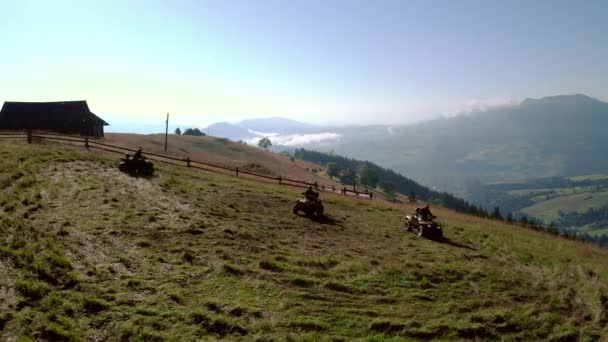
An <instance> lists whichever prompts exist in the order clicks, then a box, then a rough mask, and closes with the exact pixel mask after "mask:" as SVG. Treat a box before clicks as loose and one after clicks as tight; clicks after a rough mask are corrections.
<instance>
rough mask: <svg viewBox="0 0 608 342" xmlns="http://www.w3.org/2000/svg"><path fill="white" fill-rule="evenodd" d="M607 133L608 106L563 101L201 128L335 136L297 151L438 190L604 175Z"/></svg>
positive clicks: (582, 99)
mask: <svg viewBox="0 0 608 342" xmlns="http://www.w3.org/2000/svg"><path fill="white" fill-rule="evenodd" d="M607 127H608V103H606V102H602V101H599V100H597V99H594V98H591V97H588V96H585V95H563V96H551V97H544V98H541V99H526V100H524V101H522V102H521V103H520V104H519V105H515V106H509V107H500V108H494V109H489V110H485V111H480V112H476V113H472V114H468V115H460V116H457V117H451V118H442V119H437V120H433V121H428V122H424V123H420V124H415V125H407V126H382V125H377V126H350V127H322V126H314V125H310V124H306V123H300V122H297V121H293V120H289V119H283V118H269V119H253V120H245V121H241V122H239V123H236V124H229V123H220V124H215V125H212V126H210V127H209V130H210V131H211V132H212V133H211V135H214V136H220V137H226V138H229V139H232V140H247V139H249V140H251V139H253V138H257V137H261V136H262V135H264V134H266V135H269V136H270V137H271V140H272V136H277V135H288V134H301V135H306V134H319V133H321V132H326V133H329V132H331V133H333V134H335V135H337V138H336V137H334V138H333V139H327V140H323V139H322V140H320V141H315V142H310V143H303V144H301V145H300V146H303V147H306V148H309V149H318V150H320V151H333V152H335V153H338V154H342V155H345V156H349V157H355V158H358V159H367V160H370V161H373V162H376V163H378V164H380V165H383V166H385V167H389V168H392V169H394V170H395V171H398V172H401V173H404V174H406V175H408V176H411V177H414V178H417V179H419V180H421V181H423V182H424V183H427V184H429V185H437V186H441V185H443V184H442V183H446V182H448V183H449V182H451V180H452V179H453V178H454V177H457V178H462V177H464V178H476V179H480V180H482V181H487V182H497V181H514V180H523V179H530V178H539V177H548V176H576V175H580V174H590V173H601V172H604V171H606V170H607V169H608V158H602V157H601V156H606V155H608V153H607V152H608V147H607V146H608V131H606V128H607ZM256 132H257V133H256ZM262 132H263V133H262ZM275 145H276V144H275ZM278 148H281V147H280V146H279V147H278ZM434 183H436V184H434Z"/></svg>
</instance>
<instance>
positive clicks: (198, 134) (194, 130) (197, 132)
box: [175, 127, 206, 137]
mask: <svg viewBox="0 0 608 342" xmlns="http://www.w3.org/2000/svg"><path fill="white" fill-rule="evenodd" d="M175 134H176V135H192V136H195V137H204V136H205V135H206V134H205V133H203V132H201V130H200V129H198V128H186V129H185V130H184V131H183V132H182V130H181V129H180V128H179V127H177V128H176V129H175Z"/></svg>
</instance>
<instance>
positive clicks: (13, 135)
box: [0, 131, 373, 199]
mask: <svg viewBox="0 0 608 342" xmlns="http://www.w3.org/2000/svg"><path fill="white" fill-rule="evenodd" d="M0 139H26V140H27V142H28V143H30V144H31V143H33V142H34V141H41V140H49V141H56V142H61V143H69V144H70V145H75V146H82V147H85V148H87V149H97V150H102V151H106V152H110V153H117V154H123V155H124V154H127V153H130V152H131V153H132V152H135V151H136V150H135V149H132V148H128V147H124V146H116V145H109V144H106V143H103V142H101V139H99V138H90V137H81V136H74V135H68V134H59V133H53V132H46V131H0ZM144 154H145V156H146V158H147V159H150V160H153V161H156V162H161V163H167V164H171V165H176V166H182V167H187V168H192V169H198V170H205V171H211V172H216V173H222V174H226V175H231V176H236V177H246V178H249V179H253V180H257V181H265V182H273V183H275V182H278V184H281V185H288V186H294V187H300V188H307V187H309V186H312V187H314V188H315V189H317V190H318V191H325V192H330V193H336V194H341V195H345V196H355V197H361V198H366V199H372V198H373V197H372V195H371V192H369V193H368V192H358V191H353V190H349V189H346V187H345V186H342V188H341V189H336V188H335V186H333V185H332V186H326V185H324V184H319V183H318V182H316V181H315V182H307V181H302V180H297V179H290V178H286V177H283V176H281V175H279V176H278V177H272V176H268V175H263V174H259V173H255V172H250V171H246V170H240V169H239V168H238V167H235V168H232V167H228V166H225V165H218V164H214V163H210V162H203V161H198V160H193V159H190V157H186V158H177V157H174V156H170V155H162V154H157V153H151V152H145V151H144Z"/></svg>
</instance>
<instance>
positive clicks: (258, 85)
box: [0, 0, 608, 126]
mask: <svg viewBox="0 0 608 342" xmlns="http://www.w3.org/2000/svg"><path fill="white" fill-rule="evenodd" d="M0 13H1V14H2V15H1V17H2V20H0V39H1V41H2V50H1V53H0V101H8V100H14V101H19V100H22V101H26V100H27V101H51V100H70V99H74V100H76V99H86V100H88V101H89V105H90V107H91V109H92V110H93V111H94V112H96V113H99V114H100V115H101V116H102V117H104V118H106V117H107V118H108V120H109V121H111V120H118V121H132V122H147V123H153V122H159V121H160V122H161V123H162V121H163V120H164V115H165V113H167V112H170V113H171V115H172V120H174V122H176V123H181V124H195V125H201V126H205V125H207V124H210V123H213V122H216V121H237V120H240V119H245V118H251V117H263V116H283V117H289V118H294V119H299V120H302V121H309V122H315V123H322V124H325V123H329V124H363V123H391V124H395V123H407V122H412V121H417V120H422V119H425V118H430V117H433V116H435V115H438V114H446V113H455V112H458V111H461V110H466V109H468V108H471V107H477V106H481V107H483V106H485V105H496V104H501V103H511V102H513V101H516V100H521V99H523V98H526V97H542V96H546V95H558V94H572V93H584V94H587V95H590V96H593V97H596V98H599V99H602V100H608V77H607V76H608V44H606V41H607V39H608V38H607V36H608V20H606V18H608V1H433V0H429V1H405V0H395V1H390V0H385V1H382V0H379V1H358V0H349V1H346V0H344V1H342V0H340V1H338V0H335V1H315V0H309V1H295V0H289V1H288V0H282V1H279V0H277V1H274V0H268V1H253V0H247V1H245V0H243V1H229V0H224V1H220V0H218V1H203V0H193V1H180V0H176V1H154V0H148V1H126V0H123V1H116V0H105V1H63V0H57V1H46V0H45V1H42V0H41V1H28V0H20V1H17V0H14V1H12V0H0Z"/></svg>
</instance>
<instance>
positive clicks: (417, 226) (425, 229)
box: [405, 215, 443, 240]
mask: <svg viewBox="0 0 608 342" xmlns="http://www.w3.org/2000/svg"><path fill="white" fill-rule="evenodd" d="M434 219H435V216H433V217H432V219H431V220H423V219H422V217H420V215H407V216H406V217H405V230H407V231H408V232H413V233H416V234H418V236H422V237H425V238H428V239H435V240H439V239H441V238H442V237H443V231H442V230H441V227H440V226H439V224H438V223H437V222H435V220H434Z"/></svg>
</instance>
